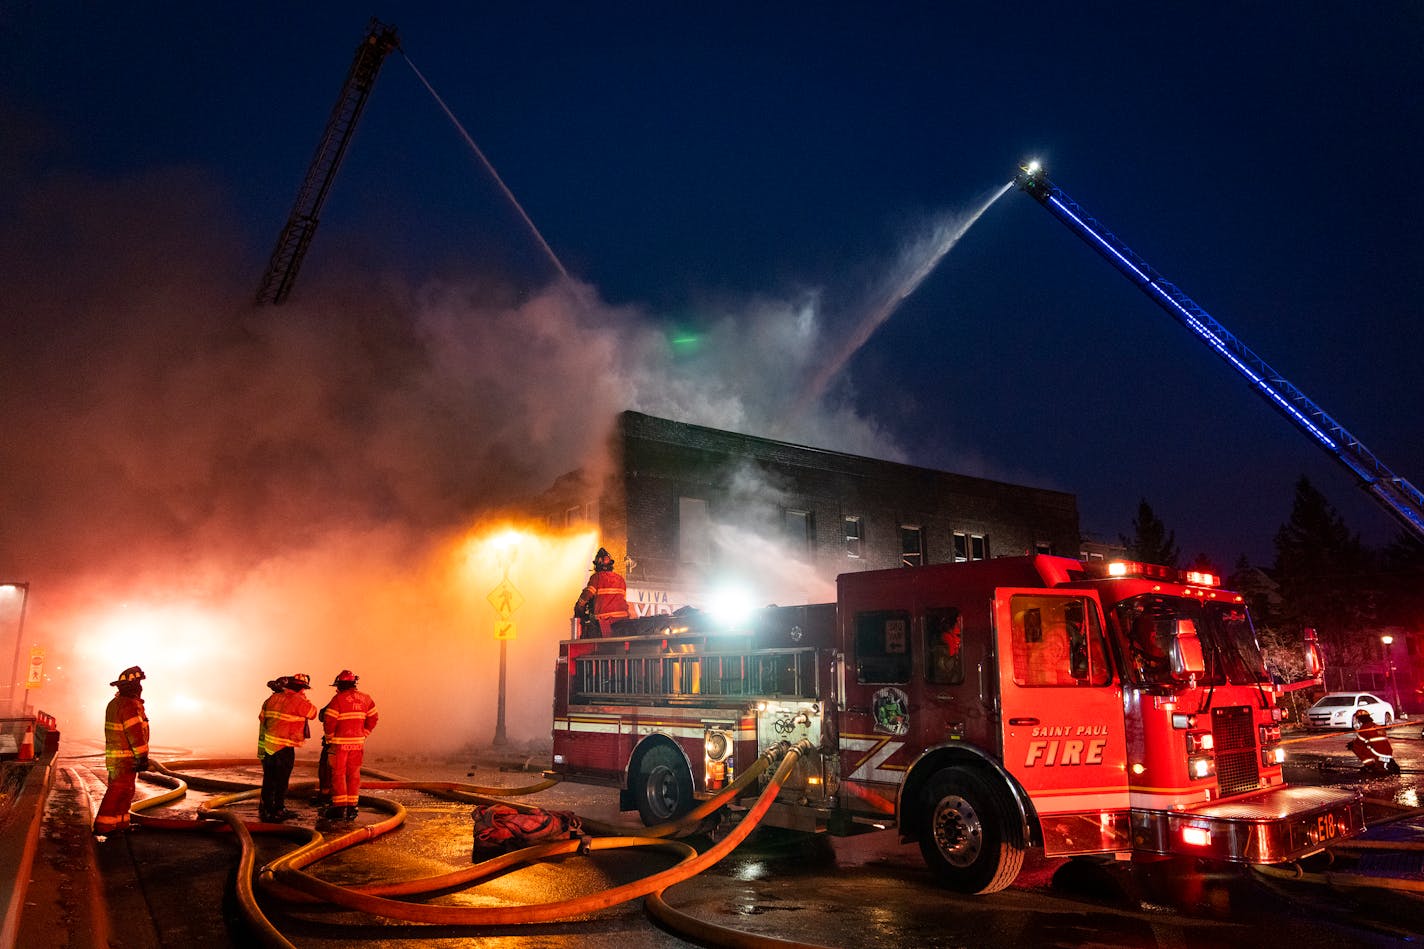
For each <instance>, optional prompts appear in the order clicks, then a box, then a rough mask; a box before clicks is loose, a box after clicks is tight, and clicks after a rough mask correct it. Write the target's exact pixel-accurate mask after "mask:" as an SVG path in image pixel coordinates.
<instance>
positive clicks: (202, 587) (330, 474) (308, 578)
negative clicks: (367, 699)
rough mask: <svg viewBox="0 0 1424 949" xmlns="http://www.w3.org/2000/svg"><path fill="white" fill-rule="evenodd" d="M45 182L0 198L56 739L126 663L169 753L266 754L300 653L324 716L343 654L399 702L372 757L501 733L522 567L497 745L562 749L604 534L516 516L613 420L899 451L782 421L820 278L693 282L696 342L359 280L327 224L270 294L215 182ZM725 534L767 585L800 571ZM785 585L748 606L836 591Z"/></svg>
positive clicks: (38, 624) (19, 547)
mask: <svg viewBox="0 0 1424 949" xmlns="http://www.w3.org/2000/svg"><path fill="white" fill-rule="evenodd" d="M6 164H7V165H8V166H9V167H10V168H11V169H14V168H15V167H16V165H17V164H22V163H18V162H16V161H15V160H14V156H11V157H10V160H8V161H7V162H6ZM23 181H24V183H23V185H19V184H17V186H16V188H15V189H14V190H12V191H11V192H10V193H8V194H7V195H6V196H5V197H4V203H3V205H0V214H3V216H4V218H5V219H6V225H5V227H4V228H3V229H0V250H2V251H3V260H4V261H5V266H4V268H3V273H0V297H3V300H4V307H3V315H0V319H3V336H0V367H3V368H2V369H0V371H3V376H4V384H3V386H2V387H0V419H2V420H3V424H0V431H3V435H0V470H3V472H4V489H3V491H2V492H0V580H9V579H12V578H13V579H21V580H25V581H28V582H29V584H30V602H29V609H28V619H27V623H26V626H25V639H26V640H27V645H28V644H33V645H36V646H39V647H41V648H43V649H44V651H45V661H44V684H43V686H42V687H41V688H40V689H39V690H36V691H35V692H33V693H32V695H31V699H32V704H33V705H35V706H37V707H39V708H42V709H44V710H46V711H48V712H51V713H52V714H55V715H56V716H58V718H59V722H60V728H61V729H62V731H63V732H64V734H65V735H66V739H70V738H72V739H82V738H84V737H86V736H91V735H92V737H93V738H94V739H96V740H98V739H99V737H100V735H101V732H102V729H101V727H100V726H101V723H102V715H103V707H104V704H105V703H106V702H107V700H108V698H109V697H110V695H111V694H112V692H113V690H112V689H111V688H110V687H109V682H110V681H111V680H112V679H114V678H115V677H116V675H117V673H118V672H119V671H120V670H121V669H123V668H124V667H126V666H129V665H135V664H137V665H140V666H142V667H143V669H144V670H145V672H146V673H147V676H148V678H147V681H146V682H145V699H146V701H147V705H148V711H149V715H150V718H151V720H152V723H153V725H152V727H153V735H154V741H155V745H156V746H157V747H158V748H159V749H160V751H163V750H168V751H173V750H192V751H197V752H203V753H237V754H247V753H253V752H255V742H256V736H257V712H258V708H259V706H260V704H261V702H262V700H263V698H264V697H265V696H266V695H267V694H268V692H267V688H266V686H265V683H266V682H267V680H269V679H271V678H273V677H275V676H279V675H285V674H290V673H296V672H306V673H309V674H310V675H311V676H312V680H313V683H314V688H313V691H312V693H311V694H312V697H313V698H314V699H315V700H316V701H317V704H318V705H321V704H323V703H324V701H325V699H326V697H327V696H329V695H330V694H331V691H332V690H331V689H330V687H329V683H330V682H331V680H332V679H333V678H334V677H335V675H336V674H337V673H338V672H339V671H340V670H342V669H350V670H352V671H354V672H356V673H357V674H358V675H359V676H360V677H361V678H360V684H361V687H362V688H363V689H364V690H366V691H368V692H369V693H370V694H371V695H372V696H373V697H374V698H375V699H376V703H377V707H378V709H379V711H380V713H381V724H380V726H379V728H378V730H377V732H376V733H375V734H374V735H373V736H372V739H371V744H370V750H371V754H372V755H374V756H376V757H378V758H379V756H381V755H382V754H406V753H413V752H414V753H420V752H429V753H448V752H453V751H458V750H460V749H464V748H469V747H472V746H476V745H479V744H482V743H485V742H487V741H488V740H489V738H490V736H491V735H492V733H493V729H494V721H495V706H496V689H497V677H498V661H497V656H498V644H497V643H496V641H495V639H494V621H495V613H494V609H493V607H492V606H491V604H490V602H489V601H488V600H487V597H488V595H489V594H490V592H491V591H492V590H493V589H494V588H495V587H496V586H497V585H498V584H499V583H500V581H501V580H502V579H508V580H509V581H510V583H512V584H513V585H514V586H515V587H516V588H517V589H518V590H519V592H520V594H521V595H522V596H523V603H522V605H521V606H520V608H519V610H518V611H517V612H516V613H515V614H514V616H513V619H514V622H515V631H516V632H515V638H514V639H512V640H509V641H508V644H507V648H508V653H507V655H508V663H509V666H508V668H509V677H508V682H509V686H508V704H507V712H506V721H507V734H508V736H509V739H510V741H511V742H534V741H538V740H541V739H543V738H544V737H545V736H547V734H548V731H549V727H550V712H549V709H550V703H551V696H550V688H551V682H552V667H553V661H554V657H555V652H556V649H555V645H554V644H555V642H556V641H557V640H558V639H561V638H564V637H566V636H567V635H568V631H569V619H568V617H569V615H570V612H571V607H572V603H573V601H574V599H575V598H576V597H577V595H578V592H579V590H580V588H581V587H582V585H583V583H584V581H585V579H586V578H587V573H588V568H589V561H590V559H591V556H592V554H593V552H594V550H595V549H596V548H597V546H598V543H599V539H598V537H597V536H596V535H595V533H594V531H593V529H592V528H591V527H590V528H585V529H583V530H582V531H577V530H574V529H570V531H571V532H567V533H559V532H551V531H550V530H549V529H547V528H545V527H544V526H543V525H541V524H535V523H521V522H520V521H519V520H511V519H510V518H509V517H507V516H506V515H504V514H502V513H501V512H506V511H509V510H511V509H514V506H515V504H516V502H517V501H518V500H519V499H521V498H527V497H530V496H533V495H536V494H538V493H539V492H541V491H543V490H544V489H545V488H547V487H548V486H549V485H551V484H552V483H553V481H554V479H555V478H556V477H558V476H559V475H561V474H564V473H566V472H569V471H572V470H573V469H575V468H579V467H583V468H586V469H590V470H593V471H598V470H600V466H602V465H603V464H605V459H604V453H605V450H606V445H607V438H608V435H609V433H610V431H611V426H612V424H613V422H614V420H615V418H616V416H617V415H618V413H619V412H621V411H623V410H625V409H634V410H638V411H642V412H646V413H649V414H653V415H658V416H662V417H666V418H672V419H677V420H680V421H686V422H693V423H697V424H704V425H710V426H714V427H719V428H726V429H731V430H735V431H740V432H747V433H751V434H763V435H773V434H774V435H775V436H776V437H779V438H783V439H786V440H790V441H795V442H798V443H802V444H810V445H816V446H822V447H828V448H834V449H839V450H844V451H850V452H856V453H872V454H876V455H879V456H881V457H897V456H898V451H897V449H896V448H895V446H893V445H890V444H887V440H886V439H885V437H884V436H883V435H882V433H881V432H879V431H878V430H877V428H876V426H875V424H874V422H873V421H871V420H868V419H866V418H863V417H861V416H859V415H857V414H856V413H855V412H854V411H852V410H851V409H849V408H846V407H844V406H846V405H848V404H849V403H848V402H844V401H843V402H841V403H839V405H840V406H841V407H837V406H836V405H831V404H828V403H827V402H826V401H825V400H820V401H819V402H818V403H817V405H815V406H813V407H811V408H810V410H808V411H804V412H802V413H800V414H799V416H798V418H797V419H796V420H795V423H794V427H793V428H791V429H787V428H785V427H784V425H785V420H784V415H785V413H786V409H787V407H788V406H790V405H792V404H793V403H795V402H796V401H797V399H798V397H800V396H801V395H802V392H803V390H804V387H805V385H806V380H807V379H808V378H809V376H810V372H809V369H810V364H811V363H812V361H814V360H816V359H817V358H824V356H823V354H824V353H826V352H830V351H836V350H839V349H841V348H842V347H843V345H844V338H837V339H831V338H828V337H829V336H831V335H832V334H831V333H830V332H828V329H827V326H826V320H825V317H824V315H823V313H822V307H821V304H820V300H819V295H818V293H816V292H806V293H801V294H799V295H797V296H795V297H794V298H790V299H778V298H776V297H775V295H774V294H772V293H770V292H769V293H768V295H767V296H765V297H764V298H761V299H754V300H741V301H737V302H735V303H727V302H725V301H724V302H722V303H721V304H701V303H699V305H700V306H701V308H702V310H701V311H702V313H703V314H704V315H703V318H702V322H701V326H700V330H699V333H698V340H697V345H696V346H695V347H694V348H691V349H689V348H688V347H686V346H685V345H682V344H681V343H679V344H678V345H674V342H673V341H672V340H671V339H670V338H669V334H668V333H667V332H666V331H665V329H663V328H662V326H661V323H662V321H660V319H659V315H658V314H656V313H650V312H645V311H644V310H642V309H640V308H638V307H634V306H611V305H608V304H606V303H604V302H602V301H601V300H600V298H599V293H598V289H597V288H596V287H592V286H588V285H586V284H582V283H579V282H577V281H569V280H565V279H563V278H562V277H558V278H556V279H555V280H554V282H552V283H549V284H548V285H546V286H544V287H542V288H539V289H535V290H531V291H528V292H524V293H516V292H514V291H512V290H511V289H510V288H509V287H508V286H507V285H504V284H501V283H500V282H499V281H497V280H492V279H489V278H488V277H483V276H482V277H466V276H459V277H448V278H446V279H443V280H427V281H425V282H422V283H420V284H418V285H415V284H412V283H409V282H407V281H406V280H405V279H404V278H403V277H402V275H401V274H399V273H369V272H362V273H342V272H341V270H342V267H341V264H340V263H339V262H337V261H333V260H332V259H331V257H330V256H326V257H323V255H322V240H321V239H318V240H317V242H316V244H317V247H316V249H315V250H314V251H313V254H312V256H311V257H309V258H308V260H307V263H306V267H305V270H304V273H303V286H302V288H301V290H300V292H299V293H297V294H296V295H294V296H293V298H292V299H291V300H290V301H289V302H287V303H286V304H285V305H283V306H281V307H256V306H254V305H253V304H252V303H251V299H252V290H253V288H254V287H255V285H256V277H257V276H258V274H257V273H256V272H248V271H249V268H250V267H251V266H252V262H253V260H255V259H256V257H257V255H258V253H259V251H257V250H256V248H257V247H258V245H260V244H262V243H263V242H264V240H265V238H264V237H263V236H262V235H252V234H243V233H240V232H239V230H238V229H237V228H235V227H233V226H230V224H229V221H230V220H231V218H232V217H233V216H232V215H230V214H229V211H228V208H227V202H228V201H229V200H230V198H229V197H228V196H227V195H225V194H222V193H220V192H219V191H218V190H217V189H216V188H214V187H213V186H212V185H211V184H210V183H209V182H208V181H207V180H206V179H205V178H204V176H203V175H201V174H199V173H196V172H193V171H178V170H169V171H165V172H162V173H154V174H150V175H146V176H142V177H131V178H125V179H123V180H93V179H90V178H79V177H71V176H63V175H58V174H50V175H48V176H44V175H40V174H37V173H26V174H25V175H24V176H23ZM317 261H320V263H318V262H317ZM473 269H474V268H472V270H473ZM842 322H845V320H842ZM851 322H855V321H854V320H853V319H852V320H851ZM843 382H844V384H842V385H840V386H839V387H838V388H837V389H836V390H835V391H836V392H838V393H839V394H840V398H842V399H845V398H846V393H847V391H849V380H843ZM739 490H745V491H746V493H747V494H748V496H749V497H750V496H751V495H752V494H754V493H755V488H754V487H752V486H747V487H745V488H741V487H739ZM723 529H724V533H723V535H722V536H726V537H728V538H729V540H728V543H733V544H736V545H737V546H738V548H739V549H740V550H741V552H742V555H743V565H744V566H747V567H749V568H750V569H751V572H754V573H755V572H757V571H756V569H755V568H756V563H755V560H756V558H757V557H758V556H759V555H760V552H761V551H763V550H764V551H765V555H766V557H767V560H768V562H770V563H775V564H777V565H778V568H779V569H780V567H781V565H783V564H784V563H785V556H784V554H782V553H779V552H776V551H773V550H770V549H769V548H768V547H766V545H764V544H763V543H759V542H757V541H755V539H749V538H748V536H747V534H746V529H745V526H744V525H737V524H729V525H723ZM795 573H796V572H795V571H791V572H790V573H789V574H788V573H786V572H781V573H774V572H772V571H770V570H766V571H761V572H760V575H761V576H763V577H764V578H765V577H778V576H779V577H781V578H783V579H784V582H785V584H786V589H783V590H775V589H767V590H762V591H758V592H759V594H762V595H764V597H765V600H766V601H768V602H770V601H773V600H779V601H780V602H797V601H798V599H799V598H800V597H802V596H804V595H806V592H807V590H808V588H809V587H811V586H813V585H814V583H815V582H816V579H819V581H820V582H821V583H823V584H825V583H827V582H828V581H829V580H830V578H815V579H811V578H807V577H805V576H797V575H795ZM826 590H829V587H824V588H823V590H822V591H821V592H823V593H824V592H825V591H826Z"/></svg>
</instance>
